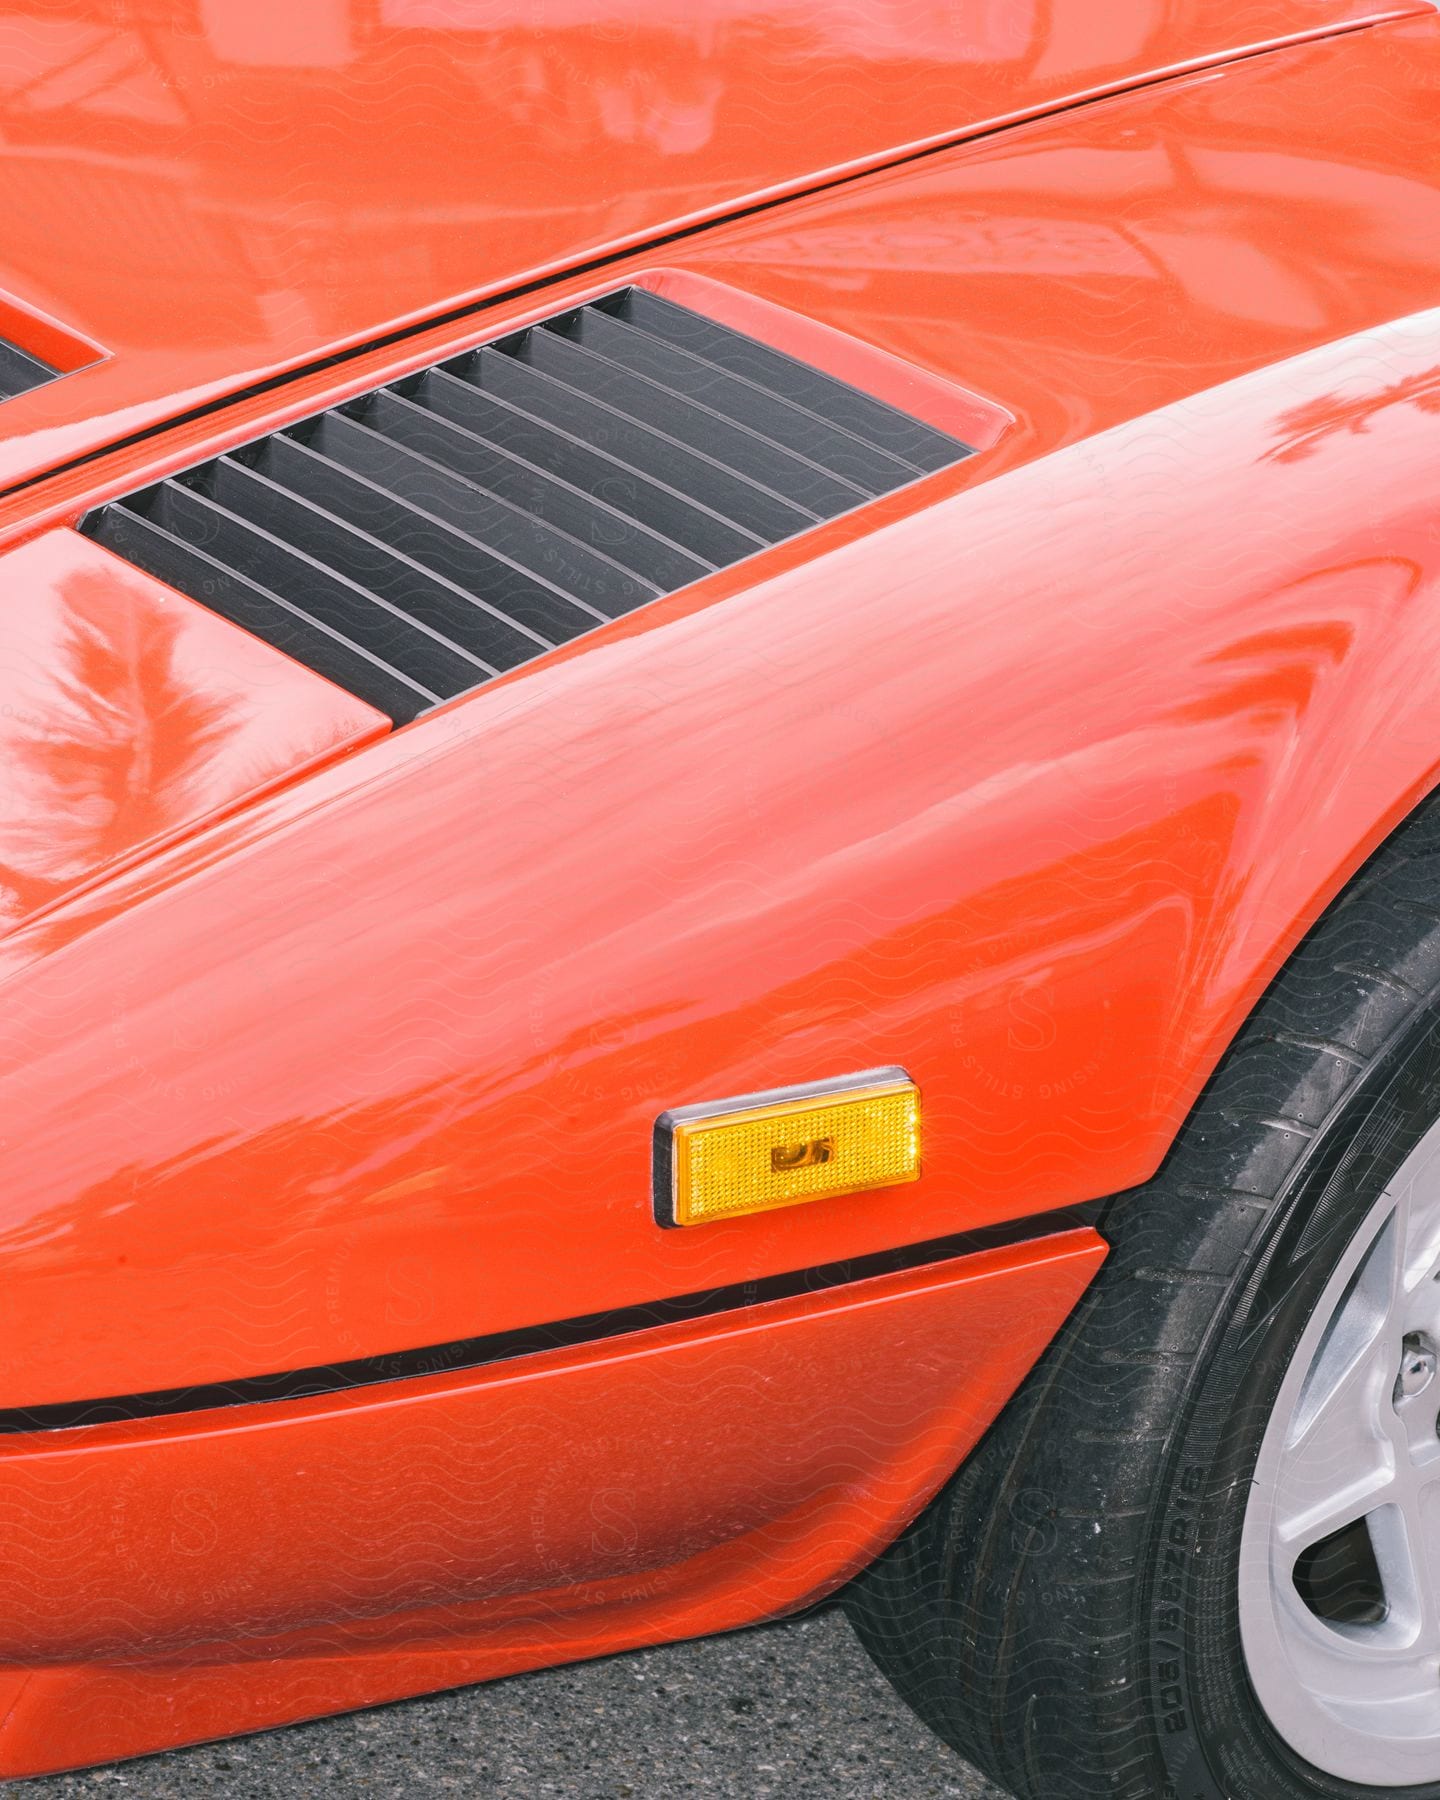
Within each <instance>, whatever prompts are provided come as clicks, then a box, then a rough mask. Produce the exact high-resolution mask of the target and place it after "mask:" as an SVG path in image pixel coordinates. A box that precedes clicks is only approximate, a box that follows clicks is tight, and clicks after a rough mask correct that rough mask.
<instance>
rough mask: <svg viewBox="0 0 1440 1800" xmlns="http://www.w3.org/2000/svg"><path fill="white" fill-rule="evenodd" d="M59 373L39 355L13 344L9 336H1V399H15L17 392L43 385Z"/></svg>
mask: <svg viewBox="0 0 1440 1800" xmlns="http://www.w3.org/2000/svg"><path fill="white" fill-rule="evenodd" d="M59 373H60V371H59V370H58V369H52V368H51V367H50V365H49V363H47V362H41V360H40V358H39V357H38V356H32V355H31V354H30V352H29V351H28V350H22V349H21V348H20V346H19V345H18V344H12V343H11V342H10V340H9V338H4V337H0V400H13V399H14V397H15V395H16V394H24V393H28V392H29V390H30V389H31V388H37V387H43V386H44V385H45V383H46V382H47V381H53V380H54V379H55V377H56V376H57V375H58V374H59Z"/></svg>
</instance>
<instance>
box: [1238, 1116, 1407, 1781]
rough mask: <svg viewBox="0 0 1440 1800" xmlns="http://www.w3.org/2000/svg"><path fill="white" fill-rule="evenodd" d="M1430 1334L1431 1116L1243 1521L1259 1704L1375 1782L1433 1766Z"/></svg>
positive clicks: (1332, 1764) (1272, 1432)
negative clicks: (1318, 1573) (1323, 1577)
mask: <svg viewBox="0 0 1440 1800" xmlns="http://www.w3.org/2000/svg"><path fill="white" fill-rule="evenodd" d="M1437 1345H1440V1125H1436V1126H1433V1127H1432V1128H1431V1130H1430V1131H1429V1132H1428V1133H1427V1134H1426V1136H1425V1137H1424V1138H1423V1139H1422V1140H1421V1142H1420V1143H1419V1144H1418V1145H1417V1146H1416V1147H1415V1149H1414V1150H1413V1151H1412V1152H1411V1153H1410V1155H1409V1156H1408V1157H1407V1158H1406V1159H1405V1162H1404V1163H1403V1164H1402V1165H1401V1167H1400V1169H1399V1170H1398V1171H1397V1173H1396V1175H1395V1177H1394V1179H1393V1180H1392V1181H1391V1182H1390V1183H1389V1185H1388V1186H1387V1188H1386V1190H1385V1192H1384V1194H1383V1195H1382V1196H1381V1198H1380V1199H1379V1200H1378V1201H1377V1202H1376V1204H1375V1206H1374V1207H1373V1208H1372V1209H1371V1211H1370V1213H1369V1215H1368V1216H1367V1218H1366V1220H1365V1222H1364V1224H1363V1226H1362V1227H1361V1229H1360V1231H1359V1232H1358V1233H1357V1234H1356V1236H1355V1238H1354V1239H1353V1241H1352V1242H1351V1244H1350V1246H1349V1248H1348V1249H1347V1252H1346V1254H1345V1257H1344V1258H1343V1259H1342V1261H1341V1263H1340V1265H1339V1267H1338V1268H1337V1269H1336V1270H1335V1273H1334V1275H1333V1276H1332V1278H1331V1280H1330V1282H1329V1284H1328V1285H1327V1286H1326V1288H1325V1291H1324V1293H1323V1294H1322V1295H1321V1297H1320V1300H1319V1302H1318V1304H1317V1305H1316V1307H1315V1310H1314V1312H1313V1313H1312V1315H1311V1317H1310V1320H1309V1323H1308V1324H1307V1326H1306V1328H1305V1332H1304V1335H1303V1336H1302V1337H1301V1340H1300V1343H1299V1344H1298V1346H1297V1347H1296V1351H1295V1354H1294V1356H1293V1357H1292V1359H1291V1362H1290V1366H1289V1368H1288V1369H1287V1371H1286V1375H1285V1380H1284V1382H1283V1384H1282V1386H1281V1389H1280V1393H1279V1396H1278V1397H1277V1399H1276V1402H1275V1406H1274V1408H1273V1410H1272V1412H1271V1415H1270V1421H1269V1424H1268V1426H1267V1427H1266V1431H1265V1436H1264V1441H1263V1442H1262V1444H1261V1448H1260V1456H1259V1460H1258V1462H1257V1463H1256V1467H1255V1478H1254V1485H1253V1488H1252V1490H1251V1495H1250V1500H1249V1504H1248V1506H1247V1508H1246V1513H1245V1522H1244V1528H1243V1533H1242V1538H1241V1550H1240V1594H1239V1601H1240V1637H1241V1643H1242V1646H1243V1649H1244V1653H1245V1664H1246V1668H1247V1670H1248V1673H1249V1676H1250V1681H1251V1685H1252V1686H1253V1688H1254V1689H1255V1693H1256V1696H1257V1698H1258V1699H1259V1701H1260V1704H1261V1706H1262V1707H1263V1708H1264V1710H1265V1712H1266V1714H1267V1716H1268V1717H1269V1719H1270V1722H1271V1724H1272V1725H1273V1726H1274V1728H1275V1730H1276V1731H1277V1732H1278V1733H1279V1734H1280V1736H1281V1737H1282V1738H1283V1739H1284V1740H1285V1742H1286V1743H1288V1744H1289V1745H1290V1747H1291V1749H1292V1750H1294V1751H1296V1752H1297V1753H1298V1754H1299V1755H1300V1756H1302V1757H1304V1758H1305V1760H1306V1761H1307V1762H1309V1763H1311V1764H1313V1765H1314V1766H1315V1767H1316V1768H1318V1769H1321V1770H1324V1771H1325V1772H1326V1773H1327V1774H1330V1775H1334V1776H1339V1777H1341V1778H1342V1779H1346V1780H1349V1781H1353V1782H1358V1783H1361V1784H1363V1785H1366V1786H1371V1787H1378V1788H1390V1789H1394V1788H1397V1787H1407V1786H1410V1785H1412V1784H1418V1783H1421V1782H1433V1781H1440V1424H1437V1418H1440V1379H1437V1378H1436V1347H1437ZM1316 1570H1322V1571H1326V1572H1327V1575H1328V1579H1329V1589H1328V1590H1324V1584H1323V1583H1322V1582H1321V1581H1320V1580H1319V1579H1318V1578H1317V1576H1316V1575H1315V1571H1316ZM1322 1590H1324V1591H1322ZM1317 1596H1318V1597H1317Z"/></svg>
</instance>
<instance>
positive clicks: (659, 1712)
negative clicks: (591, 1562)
mask: <svg viewBox="0 0 1440 1800" xmlns="http://www.w3.org/2000/svg"><path fill="white" fill-rule="evenodd" d="M0 1788H3V1791H4V1792H5V1794H6V1795H7V1796H10V1795H13V1796H14V1800H62V1797H63V1800H79V1797H80V1796H89V1795H96V1794H104V1795H115V1796H116V1797H117V1800H119V1796H122V1795H123V1796H125V1800H181V1797H183V1800H194V1797H195V1796H200V1795H221V1796H224V1797H225V1800H308V1796H312V1795H349V1794H356V1795H363V1796H366V1797H367V1800H368V1797H370V1796H374V1797H375V1800H381V1797H387V1800H388V1797H389V1796H395V1797H396V1800H399V1797H401V1796H406V1797H408V1796H410V1795H414V1794H431V1793H433V1794H463V1795H467V1796H474V1797H475V1800H682V1797H683V1796H686V1795H697V1796H708V1797H710V1800H772V1797H773V1800H781V1796H783V1797H784V1800H1006V1797H1005V1796H1004V1795H1003V1794H1002V1792H1001V1790H1000V1789H999V1788H996V1787H993V1786H992V1785H991V1784H990V1783H989V1782H987V1781H984V1780H982V1779H981V1777H980V1776H978V1775H976V1774H975V1773H974V1772H973V1770H971V1769H970V1768H968V1767H967V1766H966V1764H964V1763H963V1762H961V1760H960V1759H959V1757H957V1756H956V1755H955V1754H954V1753H953V1752H952V1751H950V1750H947V1749H946V1748H945V1746H944V1745H943V1744H941V1743H939V1742H938V1740H937V1739H935V1738H934V1737H932V1736H931V1735H930V1733H929V1732H928V1731H927V1730H926V1728H925V1727H924V1726H923V1725H921V1724H920V1722H919V1721H918V1720H917V1719H915V1718H914V1717H913V1716H912V1715H911V1714H910V1713H909V1712H908V1711H907V1710H906V1708H905V1707H904V1706H903V1705H902V1704H901V1702H900V1701H899V1700H898V1699H896V1697H895V1696H894V1694H892V1693H891V1691H890V1689H889V1687H887V1685H886V1684H885V1682H884V1681H883V1680H882V1679H881V1677H880V1676H879V1675H878V1674H877V1673H876V1672H875V1670H874V1669H873V1668H872V1666H871V1664H870V1661H869V1659H868V1658H867V1657H866V1655H865V1653H864V1651H863V1650H861V1648H860V1646H859V1644H857V1643H856V1641H855V1639H854V1637H853V1636H852V1635H851V1632H850V1628H849V1626H848V1625H847V1624H846V1623H845V1620H844V1618H843V1617H842V1615H841V1614H840V1613H838V1612H833V1611H831V1612H824V1613H819V1614H816V1615H814V1616H812V1617H810V1618H807V1619H802V1620H797V1621H795V1622H793V1623H790V1624H786V1625H778V1626H771V1627H768V1628H767V1629H764V1630H760V1631H746V1632H736V1633H733V1634H732V1635H730V1636H728V1637H722V1638H708V1639H705V1640H703V1641H701V1642H699V1643H693V1644H674V1645H669V1646H666V1647H665V1648H663V1649H659V1650H646V1651H641V1652H637V1653H635V1654H633V1655H630V1656H616V1657H611V1658H609V1659H608V1660H607V1661H605V1662H595V1663H584V1664H578V1665H575V1666H573V1667H570V1668H565V1669H548V1670H545V1671H543V1672H541V1673H539V1674H536V1675H520V1676H515V1677H513V1678H512V1679H511V1680H509V1681H497V1682H492V1683H491V1684H490V1685H488V1686H486V1687H475V1688H465V1689H463V1690H461V1691H460V1692H458V1693H449V1694H442V1695H437V1696H434V1697H432V1698H429V1699H424V1700H412V1701H407V1702H404V1703H402V1704H400V1705H397V1706H387V1707H381V1708H377V1709H376V1710H374V1711H372V1712H365V1713H353V1714H350V1715H347V1716H346V1717H343V1718H338V1719H324V1720H320V1721H318V1722H317V1723H315V1724H313V1725H296V1726H291V1727H290V1728H289V1729H288V1730H285V1731H272V1732H267V1733H265V1734H263V1735H262V1736H259V1737H250V1738H239V1739H236V1740H234V1741H232V1742H230V1743H225V1744H207V1745H202V1746H201V1747H199V1748H198V1749H194V1750H178V1751H174V1752H171V1753H170V1754H168V1755H165V1756H152V1757H149V1758H146V1759H145V1760H144V1761H141V1762H130V1763H118V1764H115V1765H114V1766H112V1767H110V1768H106V1769H92V1770H88V1771H85V1772H84V1773H81V1774H78V1775H65V1776H52V1777H47V1778H45V1779H43V1780H39V1781H31V1782H24V1783H21V1782H7V1783H3V1784H0Z"/></svg>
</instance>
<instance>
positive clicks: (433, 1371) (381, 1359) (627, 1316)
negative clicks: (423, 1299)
mask: <svg viewBox="0 0 1440 1800" xmlns="http://www.w3.org/2000/svg"><path fill="white" fill-rule="evenodd" d="M1103 1204H1104V1203H1103V1202H1102V1201H1099V1200H1096V1201H1093V1202H1090V1203H1088V1204H1086V1205H1084V1206H1073V1207H1066V1208H1062V1209H1060V1210H1057V1211H1055V1212H1048V1213H1035V1214H1032V1215H1031V1216H1030V1217H1029V1218H1024V1219H1007V1220H1006V1221H1005V1222H1004V1223H1003V1224H999V1225H987V1226H983V1227H981V1228H980V1229H978V1230H975V1231H963V1232H958V1233H955V1234H953V1235H952V1236H950V1237H943V1238H932V1239H930V1240H928V1241H927V1242H925V1243H923V1244H907V1245H905V1246H904V1247H903V1248H902V1249H898V1250H881V1251H877V1252H876V1253H875V1254H873V1255H871V1256H861V1257H856V1258H854V1259H852V1260H851V1261H849V1262H836V1263H825V1264H823V1265H821V1266H820V1267H818V1268H811V1269H797V1270H794V1271H793V1272H792V1273H790V1274H788V1275H768V1276H765V1277H763V1278H762V1279H760V1280H758V1281H744V1282H737V1283H735V1284H734V1285H733V1286H730V1287H722V1288H707V1289H704V1290H703V1291H701V1292H699V1293H693V1294H681V1295H679V1296H678V1297H677V1298H675V1299H671V1300H652V1301H648V1302H647V1303H645V1304H644V1305H642V1306H622V1307H617V1308H616V1309H615V1310H614V1311H612V1312H600V1313H587V1314H586V1315H585V1316H584V1317H583V1318H578V1319H565V1320H563V1321H561V1322H560V1323H559V1324H554V1325H529V1326H524V1327H522V1328H520V1329H519V1330H516V1331H499V1332H493V1333H491V1334H490V1335H489V1336H488V1337H472V1338H459V1339H457V1340H456V1341H455V1342H453V1343H449V1344H432V1345H430V1346H429V1347H428V1348H426V1349H423V1350H396V1351H392V1352H390V1353H389V1354H387V1355H384V1356H362V1357H357V1358H356V1359H355V1361H353V1362H343V1363H332V1364H330V1365H329V1366H328V1367H325V1368H312V1369H289V1370H285V1371H284V1372H283V1373H280V1374H276V1375H250V1376H246V1377H244V1378H243V1379H241V1380H238V1381H226V1382H213V1383H207V1384H203V1385H200V1386H196V1387H180V1388H160V1389H157V1390H156V1391H154V1392H153V1393H148V1394H117V1395H113V1396H111V1397H109V1398H107V1399H103V1400H61V1401H54V1402H50V1403H48V1404H46V1405H44V1406H28V1407H23V1406H17V1407H8V1408H3V1409H0V1434H3V1435H7V1436H13V1435H15V1434H16V1433H20V1432H27V1431H68V1430H73V1429H74V1428H76V1427H77V1426H85V1425H108V1424H115V1423H117V1422H120V1421H125V1420H129V1419H164V1418H173V1417H175V1416H176V1415H177V1414H183V1413H200V1412H212V1411H215V1410H216V1409H218V1408H222V1407H230V1406H253V1405H255V1404H257V1403H263V1402H266V1401H274V1400H311V1399H315V1398H318V1397H320V1396H322V1395H326V1394H340V1393H345V1392H347V1391H348V1390H349V1389H351V1388H359V1387H375V1386H378V1385H380V1384H382V1383H390V1382H396V1381H414V1380H416V1379H418V1378H419V1377H421V1376H424V1375H441V1374H450V1373H452V1372H454V1371H457V1370H462V1369H480V1368H485V1367H488V1366H489V1365H490V1364H492V1363H500V1362H514V1361H516V1360H518V1359H519V1358H522V1357H526V1356H538V1355H539V1354H540V1352H541V1351H544V1350H568V1349H573V1348H574V1347H576V1346H577V1345H580V1344H598V1343H604V1342H605V1341H606V1340H607V1339H610V1338H617V1337H625V1336H628V1335H629V1334H631V1333H632V1332H641V1331H648V1330H651V1329H653V1328H654V1327H655V1326H657V1325H673V1324H676V1323H680V1322H683V1321H685V1320H690V1319H706V1318H723V1317H724V1316H725V1315H726V1314H727V1313H732V1312H740V1311H742V1310H743V1309H745V1308H746V1307H751V1306H761V1305H763V1304H764V1303H765V1302H766V1301H767V1300H788V1299H791V1298H793V1297H794V1296H796V1295H797V1294H822V1293H826V1292H828V1291H830V1290H831V1289H834V1288H840V1287H848V1286H849V1285H850V1284H851V1283H853V1282H857V1281H865V1280H868V1279H870V1278H871V1277H872V1276H876V1275H894V1274H899V1273H901V1272H903V1271H904V1270H906V1269H918V1268H923V1267H924V1266H925V1265H926V1264H927V1263H940V1262H953V1261H956V1260H958V1259H960V1258H963V1257H967V1256H974V1255H976V1254H977V1253H978V1252H979V1251H981V1250H1003V1249H1009V1248H1011V1247H1012V1246H1014V1245H1017V1244H1025V1243H1031V1242H1034V1241H1039V1240H1043V1239H1045V1238H1049V1237H1055V1236H1058V1235H1059V1234H1060V1233H1062V1232H1066V1231H1076V1230H1079V1229H1081V1228H1083V1227H1087V1226H1093V1225H1094V1224H1095V1222H1096V1220H1097V1218H1098V1217H1099V1214H1100V1209H1101V1206H1102V1205H1103Z"/></svg>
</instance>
